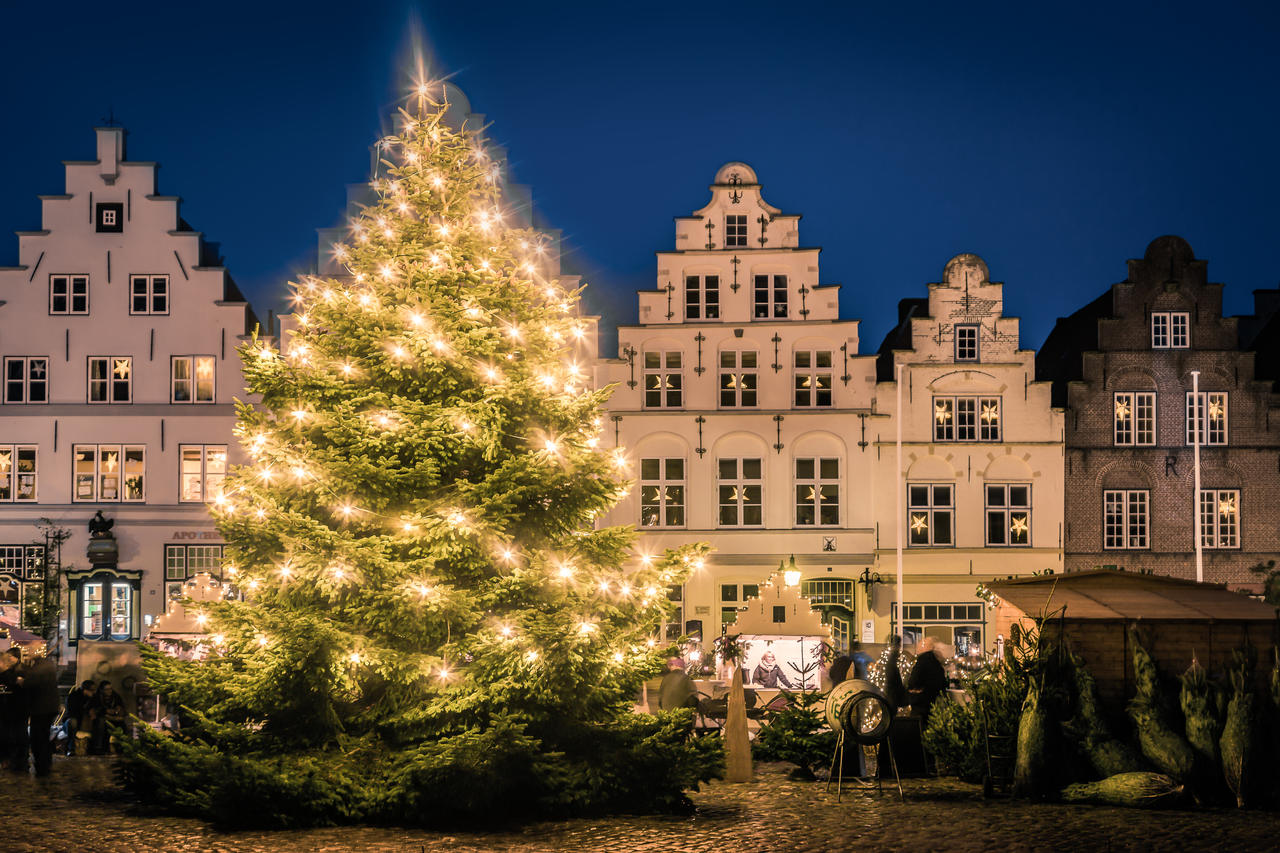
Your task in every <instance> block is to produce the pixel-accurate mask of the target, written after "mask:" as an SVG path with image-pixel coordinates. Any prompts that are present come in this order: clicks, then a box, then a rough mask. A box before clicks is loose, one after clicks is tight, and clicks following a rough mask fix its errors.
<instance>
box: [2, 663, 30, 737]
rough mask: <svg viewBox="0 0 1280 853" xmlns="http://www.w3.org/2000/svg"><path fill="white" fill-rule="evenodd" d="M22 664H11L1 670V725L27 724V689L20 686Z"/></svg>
mask: <svg viewBox="0 0 1280 853" xmlns="http://www.w3.org/2000/svg"><path fill="white" fill-rule="evenodd" d="M21 673H22V667H21V666H11V667H9V668H8V669H6V670H5V671H4V672H0V726H3V727H10V726H15V725H19V724H21V725H23V726H25V725H26V722H27V691H26V690H25V689H24V688H22V687H19V686H18V676H19V675H20V674H21Z"/></svg>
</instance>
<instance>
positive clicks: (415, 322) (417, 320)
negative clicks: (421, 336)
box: [409, 311, 427, 327]
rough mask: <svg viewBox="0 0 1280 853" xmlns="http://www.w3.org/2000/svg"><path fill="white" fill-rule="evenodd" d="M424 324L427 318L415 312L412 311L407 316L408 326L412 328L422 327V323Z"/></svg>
mask: <svg viewBox="0 0 1280 853" xmlns="http://www.w3.org/2000/svg"><path fill="white" fill-rule="evenodd" d="M426 322H427V318H426V317H423V316H422V315H421V314H419V313H418V312H417V311H413V312H411V313H410V314H409V324H410V325H412V326H417V327H420V326H422V324H423V323H426Z"/></svg>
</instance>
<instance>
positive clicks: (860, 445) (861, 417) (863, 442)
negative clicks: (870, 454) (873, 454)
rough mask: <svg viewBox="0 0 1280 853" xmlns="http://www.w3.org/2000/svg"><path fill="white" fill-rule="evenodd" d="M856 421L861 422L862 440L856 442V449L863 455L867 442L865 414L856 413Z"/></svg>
mask: <svg viewBox="0 0 1280 853" xmlns="http://www.w3.org/2000/svg"><path fill="white" fill-rule="evenodd" d="M858 420H860V421H862V439H861V440H860V441H859V442H858V448H859V449H860V450H862V452H863V453H865V452H866V451H867V444H868V442H867V413H866V412H859V413H858Z"/></svg>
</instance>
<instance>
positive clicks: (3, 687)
mask: <svg viewBox="0 0 1280 853" xmlns="http://www.w3.org/2000/svg"><path fill="white" fill-rule="evenodd" d="M42 651H43V650H42V649H33V650H31V651H29V652H28V653H27V654H26V655H24V654H23V653H22V650H21V648H20V647H19V646H12V647H11V648H9V649H7V650H6V651H4V652H0V767H3V768H4V769H6V770H9V771H11V772H14V773H26V772H27V771H28V769H29V767H30V766H31V765H34V767H35V772H36V775H37V776H48V775H49V772H50V770H51V769H52V766H53V752H54V745H55V742H56V741H58V740H59V739H61V738H62V737H65V738H66V743H65V749H66V751H67V754H68V755H70V754H73V753H74V752H75V744H76V741H77V740H78V739H80V740H83V739H86V738H87V740H88V744H87V746H88V750H87V751H88V752H89V753H91V754H92V753H105V752H106V751H107V749H108V747H109V742H110V736H111V730H112V728H113V727H115V726H119V725H123V724H124V722H125V708H124V701H123V700H122V699H121V697H120V694H119V693H117V692H116V691H115V688H114V687H113V686H112V684H111V682H110V681H105V680H104V681H102V682H100V683H95V682H93V681H84V682H83V683H82V684H81V685H80V686H79V687H77V688H76V689H75V690H72V691H71V694H70V695H69V696H68V697H67V705H66V714H65V715H64V716H63V722H62V725H61V726H59V727H58V728H56V729H55V725H57V723H58V718H59V716H60V715H62V697H61V695H60V693H59V691H58V670H57V667H56V666H55V664H54V662H53V661H52V660H51V659H50V658H48V657H47V656H45V655H44V654H42V653H41V652H42ZM80 733H83V736H82V737H80V738H77V735H78V734H80Z"/></svg>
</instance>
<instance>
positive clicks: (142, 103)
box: [0, 0, 1280, 351]
mask: <svg viewBox="0 0 1280 853" xmlns="http://www.w3.org/2000/svg"><path fill="white" fill-rule="evenodd" d="M649 5H652V6H653V7H654V9H662V10H663V11H652V12H649V11H646V7H647V6H649ZM837 6H839V8H829V7H837ZM890 7H894V8H890ZM415 22H416V23H417V24H420V27H421V31H422V32H423V33H424V36H425V41H426V43H427V45H428V47H429V49H430V50H431V53H432V56H433V57H434V58H433V68H435V69H436V70H438V71H440V72H448V73H453V74H455V77H454V80H455V81H456V82H457V83H458V84H459V85H460V86H461V87H462V88H463V89H464V90H465V91H466V92H467V94H468V95H469V97H470V98H471V101H472V104H473V106H474V108H475V109H476V110H477V111H480V112H483V113H485V114H486V115H487V116H488V117H489V119H490V120H492V121H493V122H494V124H493V127H492V131H491V133H492V135H493V136H494V137H495V138H496V139H497V140H498V141H500V142H501V143H503V144H504V145H506V146H507V148H508V149H509V151H510V155H511V165H512V168H513V171H514V177H515V178H516V179H517V180H518V181H520V182H522V183H528V184H531V185H532V187H533V191H534V196H535V200H536V203H537V206H538V208H539V210H540V213H541V215H542V217H543V219H544V220H545V221H546V222H548V223H550V224H552V225H555V226H557V227H559V228H562V229H563V230H564V232H565V234H566V236H567V239H568V241H569V244H570V248H571V250H572V256H571V263H572V264H573V265H574V267H576V270H577V271H580V272H582V273H584V274H585V275H586V276H587V280H588V281H589V282H590V283H591V285H592V288H591V298H590V305H591V307H592V308H594V309H595V310H598V311H601V312H603V313H604V314H605V318H606V322H619V321H621V322H628V321H630V320H633V319H634V315H635V310H636V309H635V297H634V293H633V291H634V290H635V289H636V288H638V287H651V286H653V283H654V275H655V265H654V258H653V252H654V251H655V250H657V249H661V248H666V247H669V246H671V245H672V242H673V226H672V221H671V218H672V217H673V216H678V215H684V214H688V213H689V212H691V211H692V210H694V209H696V208H698V207H701V206H702V205H703V204H704V203H705V202H706V200H707V198H708V193H707V190H706V185H707V184H708V183H710V180H711V178H712V175H713V174H714V172H715V170H716V168H717V167H718V166H719V165H720V164H722V163H724V162H726V161H729V160H743V161H745V162H747V163H749V164H751V165H752V166H754V167H755V168H756V170H757V172H758V173H759V175H760V178H761V181H762V183H763V184H764V190H765V198H766V199H767V200H768V201H770V202H771V203H772V204H774V205H776V206H778V207H781V208H782V209H783V210H785V211H787V212H796V213H801V214H803V215H804V220H803V221H802V223H801V228H802V234H801V238H802V242H803V243H804V244H806V245H821V246H823V247H824V248H825V251H824V253H823V263H822V279H823V282H824V283H835V282H838V283H842V284H844V290H843V295H842V301H841V307H842V312H843V314H844V316H846V317H858V318H862V319H863V320H864V323H863V327H862V336H863V350H864V351H867V350H871V349H874V348H875V347H876V346H878V345H879V343H880V340H881V338H882V337H883V336H884V334H885V333H886V332H887V331H888V329H889V327H890V326H891V324H892V322H893V320H894V311H895V305H896V302H897V300H898V299H899V298H901V297H904V296H919V295H923V293H924V285H925V283H926V282H929V281H934V280H937V279H938V278H939V276H940V274H941V270H942V266H943V264H944V263H945V262H946V261H947V259H948V258H950V257H951V256H952V255H954V254H956V253H959V252H976V253H978V254H980V255H982V256H983V257H984V258H985V259H986V260H987V262H988V264H989V266H990V268H991V272H992V277H993V278H994V279H996V280H1000V281H1004V282H1006V284H1007V287H1006V293H1005V295H1006V307H1005V310H1006V313H1009V314H1014V315H1018V316H1021V317H1023V344H1024V345H1027V346H1032V347H1038V346H1039V345H1040V343H1041V342H1042V341H1043V340H1044V337H1045V335H1046V334H1047V333H1048V331H1049V328H1050V327H1051V325H1052V323H1053V319H1054V318H1055V317H1056V316H1058V315H1062V314H1066V313H1069V312H1071V311H1072V310H1074V309H1075V308H1077V307H1079V306H1080V305H1082V304H1084V303H1085V302H1086V301H1088V300H1090V299H1091V298H1093V297H1094V296H1096V295H1097V294H1098V293H1100V292H1101V291H1102V290H1103V289H1105V288H1106V287H1107V286H1108V285H1110V284H1111V283H1113V282H1116V281H1119V280H1122V279H1123V278H1124V276H1125V265H1124V261H1125V259H1126V258H1130V257H1139V256H1141V254H1142V252H1143V249H1144V248H1145V246H1146V245H1147V243H1148V242H1149V241H1150V240H1151V239H1153V238H1154V237H1156V236H1158V235H1161V234H1165V233H1176V234H1181V235H1182V236H1184V237H1186V238H1187V239H1188V240H1189V241H1190V242H1191V245H1192V246H1193V247H1194V248H1195V251H1196V254H1197V256H1199V257H1201V258H1206V259H1208V260H1209V263H1210V267H1209V271H1210V277H1211V279H1212V280H1215V281H1223V282H1226V284H1227V285H1228V288H1227V309H1228V311H1229V312H1233V313H1240V312H1245V311H1248V310H1249V309H1250V300H1251V297H1250V291H1252V290H1253V289H1255V288H1263V287H1275V286H1276V284H1277V280H1278V279H1280V252H1278V251H1277V250H1278V248H1280V240H1278V239H1277V238H1278V237H1280V212H1278V211H1280V177H1278V168H1277V153H1276V152H1277V150H1278V148H1277V139H1280V94H1278V93H1280V4H1276V3H1253V4H1245V3H1232V2H1215V3H1204V2H1196V3H1160V4H1154V3H1153V4H1142V6H1141V7H1139V6H1137V5H1136V4H1135V5H1133V6H1130V5H1129V4H1125V3H1120V2H1110V3H1102V4H1093V3H1087V2H1081V3H1072V4H1058V5H1057V7H1056V8H1051V7H1050V5H1049V4H1040V3H1027V2H1025V0H1024V2H1019V3H954V2H947V3H936V4H934V3H916V4H890V3H883V2H876V3H863V2H855V3H848V4H826V3H803V2H798V3H797V2H793V3H779V2H776V0H775V2H771V3H767V4H766V3H755V2H747V0H740V1H739V2H736V3H733V4H721V3H687V4H686V3H682V4H644V3H636V4H620V3H617V4H615V3H601V2H592V3H576V2H556V3H520V4H505V3H499V2H493V3H468V2H460V0H454V1H453V2H449V3H433V2H404V0H396V2H378V0H374V2H364V3H351V2H323V0H313V2H309V3H292V2H261V0H259V2H256V3H241V2H220V3H216V4H214V3H190V4H179V3H163V4H161V3H156V4H146V3H128V2H126V3H120V4H73V5H72V6H71V7H64V6H62V5H61V4H56V3H15V2H0V111H2V112H0V115H3V116H4V118H3V120H0V159H2V161H3V163H4V164H5V167H6V168H5V169H4V171H3V173H2V174H3V176H2V177H0V231H2V232H4V235H0V264H12V263H14V262H15V260H16V252H17V247H16V238H13V237H11V236H7V235H8V232H10V231H12V230H17V229H25V228H34V227H37V226H38V222H39V205H38V202H37V201H36V198H35V197H36V195H37V194H38V193H57V192H60V191H61V189H62V170H61V166H60V161H61V160H63V159H92V157H93V134H92V127H93V126H94V125H95V124H97V123H99V120H100V118H101V117H102V116H104V115H105V114H106V113H107V111H108V109H109V108H114V110H115V114H116V116H117V117H118V118H120V119H122V120H123V121H124V123H125V125H126V126H127V127H128V129H129V132H130V136H129V155H130V158H131V159H137V160H158V161H160V163H161V164H162V169H161V191H162V192H166V193H175V194H179V195H181V196H182V197H183V198H184V200H185V201H184V205H183V214H184V216H185V218H186V219H187V220H188V221H189V222H190V223H191V224H192V225H193V226H194V227H195V228H197V229H199V230H202V231H204V232H205V234H206V236H207V237H208V239H211V240H215V241H219V242H221V244H222V249H223V252H224V254H225V256H226V260H227V264H228V266H229V267H230V269H231V271H232V274H233V275H234V276H235V278H236V279H237V281H239V282H240V284H241V285H242V287H243V288H244V289H245V290H246V292H247V293H248V294H249V296H250V298H251V299H252V300H253V301H254V303H255V306H256V307H258V309H259V313H260V314H262V315H265V313H266V309H267V308H272V307H275V308H278V307H279V306H280V304H281V303H282V296H283V292H284V287H283V285H284V282H285V281H286V280H287V279H288V277H289V275H290V273H291V272H292V271H294V270H299V269H304V268H306V267H307V266H308V265H309V263H310V258H311V257H312V255H313V252H314V247H315V243H316V238H315V229H316V228H317V227H321V226H327V225H330V224H332V223H334V222H335V221H337V219H338V218H339V217H340V215H341V213H342V209H343V199H344V185H345V184H347V183H349V182H356V181H360V180H363V179H364V178H365V177H366V173H367V169H368V163H369V155H368V147H369V145H370V143H371V142H372V141H373V139H374V138H375V137H376V136H377V134H378V131H379V127H380V125H381V122H382V120H383V117H384V116H385V115H386V114H387V113H388V112H389V111H390V109H391V108H392V106H393V105H394V102H395V100H396V98H397V96H398V93H399V92H400V91H401V89H402V88H403V87H404V86H405V85H406V83H407V81H408V74H409V70H410V68H411V65H412V62H411V59H412V57H411V54H412V44H413V38H412V36H411V34H410V33H411V31H412V28H413V26H414V24H415Z"/></svg>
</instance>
